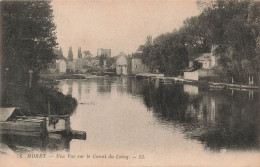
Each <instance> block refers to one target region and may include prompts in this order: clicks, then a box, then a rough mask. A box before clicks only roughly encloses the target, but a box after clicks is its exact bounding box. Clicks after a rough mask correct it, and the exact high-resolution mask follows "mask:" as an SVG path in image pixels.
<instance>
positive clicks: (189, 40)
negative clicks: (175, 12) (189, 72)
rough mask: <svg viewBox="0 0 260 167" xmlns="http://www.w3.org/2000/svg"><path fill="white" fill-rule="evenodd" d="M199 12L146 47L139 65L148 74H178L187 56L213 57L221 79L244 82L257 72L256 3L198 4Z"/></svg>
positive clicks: (218, 0) (259, 7) (259, 15)
mask: <svg viewBox="0 0 260 167" xmlns="http://www.w3.org/2000/svg"><path fill="white" fill-rule="evenodd" d="M197 3H198V5H199V8H200V9H201V13H200V14H199V15H198V16H193V17H191V18H188V19H186V20H185V21H184V23H183V26H182V27H181V28H180V29H179V30H174V31H172V32H170V33H165V34H161V35H159V36H158V37H156V38H155V39H154V42H153V45H147V46H146V47H145V49H144V51H143V54H142V60H143V62H144V63H145V64H146V65H147V66H148V67H150V69H151V70H152V71H154V70H159V71H160V72H163V73H165V74H169V75H178V73H179V71H180V70H181V69H183V68H185V66H187V65H188V60H189V58H190V57H194V56H195V55H198V54H199V53H209V52H210V51H211V49H212V48H214V50H212V51H213V52H214V55H215V56H217V64H218V65H217V67H216V68H215V71H216V72H218V73H219V74H220V75H222V77H221V78H231V77H234V79H235V80H236V82H244V83H246V82H247V81H248V76H249V75H251V76H255V78H257V77H256V76H258V74H257V73H258V72H259V68H258V65H259V63H260V62H259V53H260V51H259V50H260V49H259V48H260V47H259V43H260V42H259V41H260V40H259V39H260V35H259V31H260V2H259V1H254V0H240V1H237V0H214V1H198V2H197Z"/></svg>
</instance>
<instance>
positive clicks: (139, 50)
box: [136, 45, 145, 54]
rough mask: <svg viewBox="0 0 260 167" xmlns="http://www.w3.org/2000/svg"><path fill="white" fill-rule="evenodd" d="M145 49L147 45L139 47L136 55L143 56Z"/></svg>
mask: <svg viewBox="0 0 260 167" xmlns="http://www.w3.org/2000/svg"><path fill="white" fill-rule="evenodd" d="M144 48H145V45H140V46H139V47H138V49H137V51H136V53H138V54H142V53H143V51H144Z"/></svg>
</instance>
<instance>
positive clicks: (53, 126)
mask: <svg viewBox="0 0 260 167" xmlns="http://www.w3.org/2000/svg"><path fill="white" fill-rule="evenodd" d="M31 120H38V121H45V128H46V132H47V133H66V134H69V132H70V118H69V116H68V115H50V116H28V117H25V116H21V117H19V118H18V119H17V121H23V122H30V121H31Z"/></svg>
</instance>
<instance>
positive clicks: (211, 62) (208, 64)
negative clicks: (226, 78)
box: [195, 53, 216, 69]
mask: <svg viewBox="0 0 260 167" xmlns="http://www.w3.org/2000/svg"><path fill="white" fill-rule="evenodd" d="M195 61H197V62H200V63H202V68H203V69H210V68H212V67H214V66H215V65H216V58H215V56H213V55H212V53H202V54H200V55H198V57H196V58H195Z"/></svg>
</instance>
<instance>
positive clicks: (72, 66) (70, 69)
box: [66, 61, 75, 72]
mask: <svg viewBox="0 0 260 167" xmlns="http://www.w3.org/2000/svg"><path fill="white" fill-rule="evenodd" d="M66 63H67V72H75V62H73V61H67V62H66Z"/></svg>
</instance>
